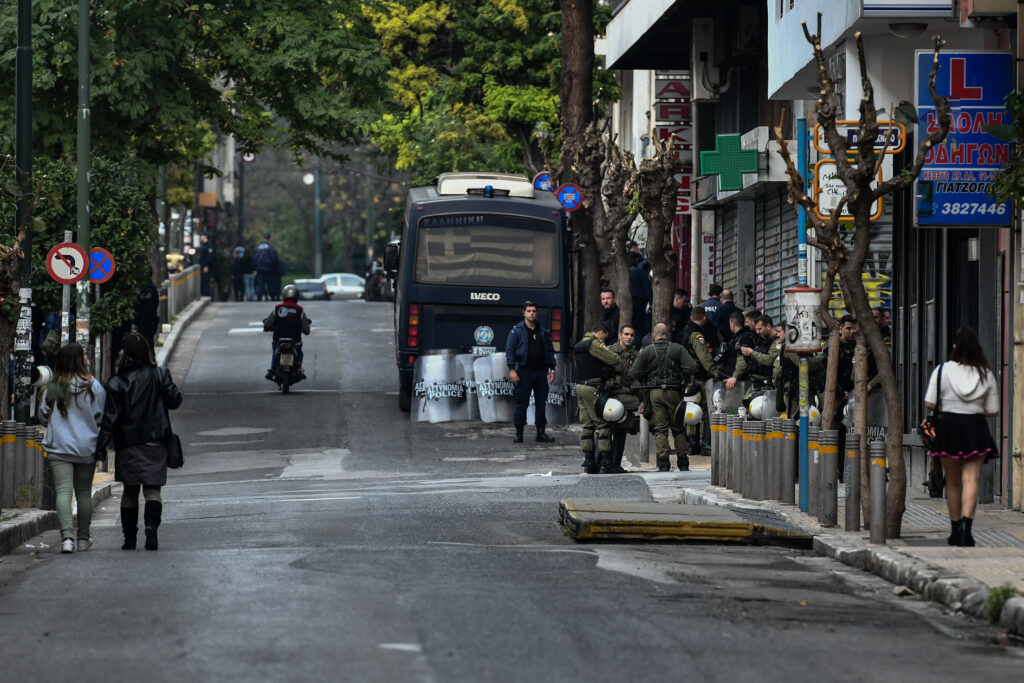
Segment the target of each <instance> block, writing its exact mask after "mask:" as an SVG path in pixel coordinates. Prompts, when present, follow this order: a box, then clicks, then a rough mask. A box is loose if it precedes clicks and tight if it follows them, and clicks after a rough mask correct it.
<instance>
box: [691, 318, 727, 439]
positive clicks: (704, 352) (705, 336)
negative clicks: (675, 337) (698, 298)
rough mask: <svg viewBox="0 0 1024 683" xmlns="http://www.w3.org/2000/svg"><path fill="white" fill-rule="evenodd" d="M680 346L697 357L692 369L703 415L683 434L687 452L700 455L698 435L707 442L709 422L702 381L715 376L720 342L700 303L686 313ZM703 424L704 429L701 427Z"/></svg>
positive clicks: (716, 329) (709, 433) (705, 392)
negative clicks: (698, 389) (694, 366)
mask: <svg viewBox="0 0 1024 683" xmlns="http://www.w3.org/2000/svg"><path fill="white" fill-rule="evenodd" d="M682 338H683V341H684V344H683V345H684V346H685V347H686V350H687V351H688V352H689V353H690V355H691V356H692V357H693V358H694V359H695V360H696V361H697V364H698V367H697V371H696V372H695V373H694V376H693V379H694V380H695V381H696V382H698V383H699V384H700V387H701V392H700V408H701V410H702V411H704V418H703V420H702V421H701V424H696V425H687V427H686V434H687V440H688V441H689V449H690V454H691V455H701V454H702V453H703V446H702V445H701V437H702V436H704V437H706V438H707V440H708V442H710V436H711V423H710V421H709V417H708V398H707V395H706V394H707V391H705V390H704V385H705V382H707V380H709V379H714V378H716V377H718V374H719V373H718V365H717V364H716V363H715V358H714V354H715V350H716V349H718V347H719V346H720V345H721V343H722V338H721V336H719V334H718V328H717V327H715V325H714V324H713V322H712V320H711V318H710V317H708V314H707V312H706V311H705V310H704V308H703V307H701V306H698V307H697V308H695V309H693V311H692V312H691V313H690V322H689V323H687V324H686V327H685V328H684V329H683V335H682ZM705 426H706V427H707V429H706V430H705Z"/></svg>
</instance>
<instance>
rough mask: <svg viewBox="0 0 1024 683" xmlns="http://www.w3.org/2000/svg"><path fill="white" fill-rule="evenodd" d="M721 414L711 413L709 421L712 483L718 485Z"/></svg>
mask: <svg viewBox="0 0 1024 683" xmlns="http://www.w3.org/2000/svg"><path fill="white" fill-rule="evenodd" d="M719 418H720V415H719V414H718V413H711V415H709V416H708V420H709V422H711V485H712V486H718V485H719V484H718V475H719V450H718V423H719V422H720V419H719Z"/></svg>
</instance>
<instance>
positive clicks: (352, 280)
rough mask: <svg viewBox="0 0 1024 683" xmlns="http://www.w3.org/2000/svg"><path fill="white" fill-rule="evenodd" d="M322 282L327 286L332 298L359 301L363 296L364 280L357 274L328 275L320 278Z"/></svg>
mask: <svg viewBox="0 0 1024 683" xmlns="http://www.w3.org/2000/svg"><path fill="white" fill-rule="evenodd" d="M320 282H323V283H324V284H325V285H326V286H327V291H328V292H330V293H331V298H332V299H335V300H341V299H359V298H362V296H363V278H361V277H359V276H358V275H356V274H355V273H327V274H325V275H321V276H320Z"/></svg>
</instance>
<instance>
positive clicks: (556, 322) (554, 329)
mask: <svg viewBox="0 0 1024 683" xmlns="http://www.w3.org/2000/svg"><path fill="white" fill-rule="evenodd" d="M551 346H553V347H554V349H555V351H556V352H558V351H561V350H562V309H561V308H554V309H552V310H551Z"/></svg>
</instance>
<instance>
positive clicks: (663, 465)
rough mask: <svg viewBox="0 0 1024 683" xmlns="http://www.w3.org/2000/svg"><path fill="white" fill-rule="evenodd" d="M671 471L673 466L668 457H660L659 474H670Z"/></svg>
mask: <svg viewBox="0 0 1024 683" xmlns="http://www.w3.org/2000/svg"><path fill="white" fill-rule="evenodd" d="M670 469H672V466H671V464H670V463H669V459H668V456H667V455H666V456H659V457H658V471H659V472H668V471H669V470H670Z"/></svg>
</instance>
